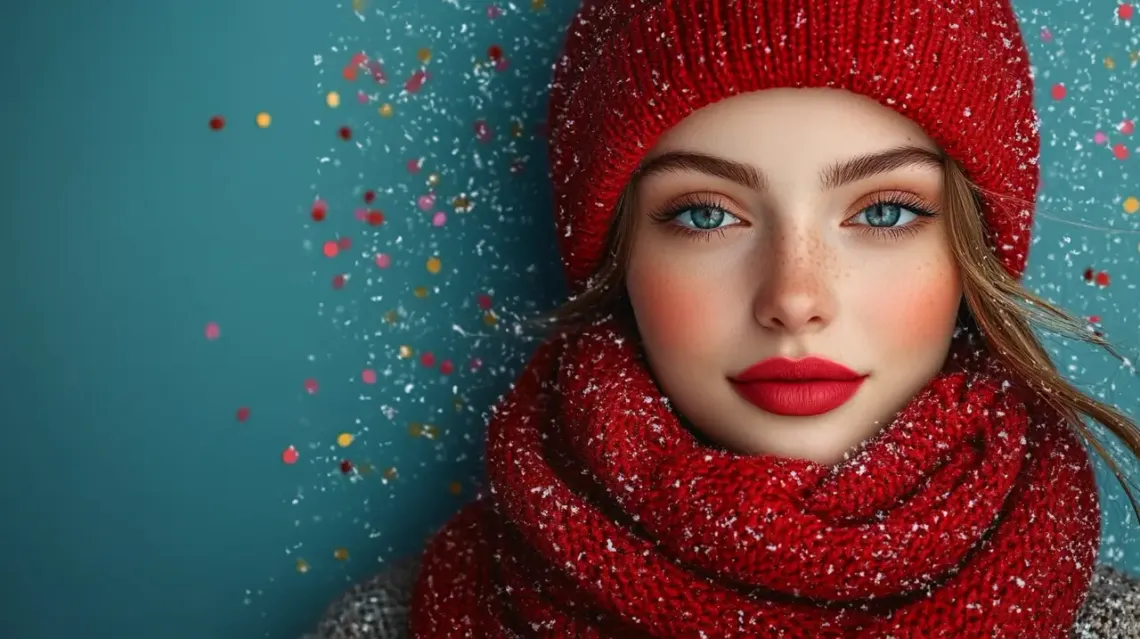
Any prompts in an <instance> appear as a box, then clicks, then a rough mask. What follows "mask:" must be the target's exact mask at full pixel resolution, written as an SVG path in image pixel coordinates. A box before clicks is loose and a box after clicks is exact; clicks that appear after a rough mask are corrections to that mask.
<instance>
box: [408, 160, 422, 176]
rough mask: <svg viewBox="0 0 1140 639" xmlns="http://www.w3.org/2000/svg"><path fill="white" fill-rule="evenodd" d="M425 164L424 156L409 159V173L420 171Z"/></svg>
mask: <svg viewBox="0 0 1140 639" xmlns="http://www.w3.org/2000/svg"><path fill="white" fill-rule="evenodd" d="M423 166H424V159H423V158H414V159H411V160H408V164H407V167H408V173H419V172H420V169H421V168H423Z"/></svg>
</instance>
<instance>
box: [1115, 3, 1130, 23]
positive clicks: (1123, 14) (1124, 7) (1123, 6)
mask: <svg viewBox="0 0 1140 639" xmlns="http://www.w3.org/2000/svg"><path fill="white" fill-rule="evenodd" d="M1116 15H1118V16H1120V19H1121V20H1131V19H1132V5H1130V4H1128V3H1127V2H1122V3H1120V6H1118V7H1117V8H1116Z"/></svg>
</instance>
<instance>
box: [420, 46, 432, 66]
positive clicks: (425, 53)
mask: <svg viewBox="0 0 1140 639" xmlns="http://www.w3.org/2000/svg"><path fill="white" fill-rule="evenodd" d="M416 59H417V60H419V61H420V62H422V63H424V64H427V63H428V62H431V49H428V48H426V47H425V48H423V49H420V50H419V51H416Z"/></svg>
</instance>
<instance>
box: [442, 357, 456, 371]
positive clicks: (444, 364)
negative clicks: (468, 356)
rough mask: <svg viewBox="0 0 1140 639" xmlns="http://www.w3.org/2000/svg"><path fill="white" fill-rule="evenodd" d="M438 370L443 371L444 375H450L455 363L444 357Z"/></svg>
mask: <svg viewBox="0 0 1140 639" xmlns="http://www.w3.org/2000/svg"><path fill="white" fill-rule="evenodd" d="M439 372H441V373H443V374H444V375H450V374H452V373H454V372H455V364H453V363H452V362H451V360H449V359H445V360H443V362H442V363H441V364H440V365H439Z"/></svg>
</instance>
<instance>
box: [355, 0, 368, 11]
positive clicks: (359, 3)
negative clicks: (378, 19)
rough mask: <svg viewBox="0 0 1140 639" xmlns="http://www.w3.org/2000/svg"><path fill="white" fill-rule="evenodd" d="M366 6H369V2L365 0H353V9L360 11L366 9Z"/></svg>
mask: <svg viewBox="0 0 1140 639" xmlns="http://www.w3.org/2000/svg"><path fill="white" fill-rule="evenodd" d="M366 7H367V3H366V2H365V1H364V0H352V10H353V11H355V12H357V13H360V12H361V11H364V9H365V8H366Z"/></svg>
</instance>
